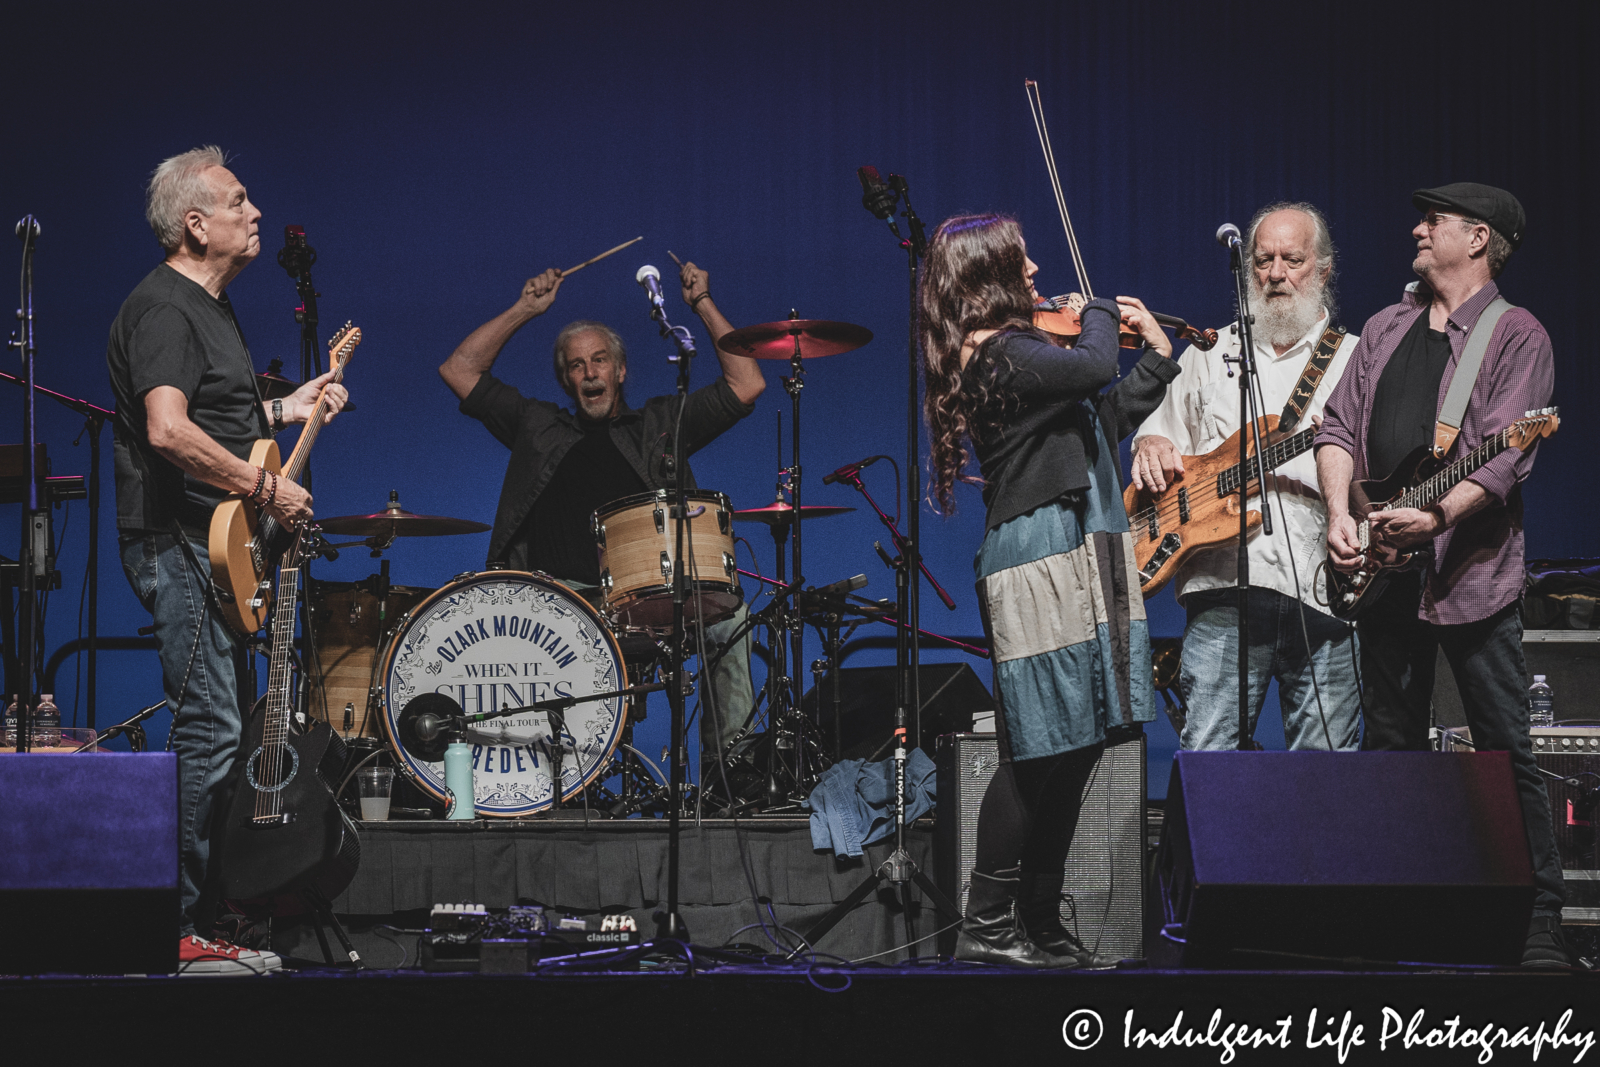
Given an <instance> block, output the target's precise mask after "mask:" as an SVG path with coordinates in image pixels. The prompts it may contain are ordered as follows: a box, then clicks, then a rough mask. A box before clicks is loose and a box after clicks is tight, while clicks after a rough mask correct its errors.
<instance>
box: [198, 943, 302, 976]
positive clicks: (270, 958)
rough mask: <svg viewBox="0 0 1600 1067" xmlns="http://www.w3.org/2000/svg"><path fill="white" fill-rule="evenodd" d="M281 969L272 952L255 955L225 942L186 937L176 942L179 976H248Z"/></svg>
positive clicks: (276, 956)
mask: <svg viewBox="0 0 1600 1067" xmlns="http://www.w3.org/2000/svg"><path fill="white" fill-rule="evenodd" d="M281 970H283V958H282V957H281V956H279V955H278V954H277V953H276V952H258V951H256V950H255V949H249V948H240V947H239V946H238V945H232V944H229V943H228V942H226V941H207V940H205V939H204V938H201V937H196V936H195V935H194V934H189V935H188V936H187V937H183V938H180V939H179V940H178V974H180V975H199V974H205V975H237V976H244V975H251V974H270V973H272V972H273V971H281Z"/></svg>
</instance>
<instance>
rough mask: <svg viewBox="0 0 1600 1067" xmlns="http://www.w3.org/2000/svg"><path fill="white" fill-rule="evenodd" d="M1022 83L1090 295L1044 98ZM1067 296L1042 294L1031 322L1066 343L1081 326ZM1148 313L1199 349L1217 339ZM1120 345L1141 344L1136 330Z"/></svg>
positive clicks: (1058, 205) (1070, 242)
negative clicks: (1062, 188) (1051, 136)
mask: <svg viewBox="0 0 1600 1067" xmlns="http://www.w3.org/2000/svg"><path fill="white" fill-rule="evenodd" d="M1023 87H1024V89H1025V90H1026V91H1027V94H1028V110H1030V111H1031V112H1033V128H1034V130H1035V131H1037V133H1038V134H1039V147H1040V148H1042V149H1043V150H1044V163H1045V169H1046V170H1048V171H1049V173H1050V187H1051V189H1052V191H1053V192H1054V193H1055V196H1056V209H1057V210H1058V211H1059V212H1060V213H1061V226H1062V229H1064V230H1065V231H1066V234H1067V248H1068V250H1069V251H1070V252H1071V253H1072V266H1073V269H1074V270H1075V271H1076V272H1077V275H1078V284H1079V285H1081V286H1082V287H1083V295H1084V296H1086V297H1087V298H1088V299H1090V300H1093V299H1094V290H1093V289H1092V288H1090V286H1089V272H1088V271H1087V270H1086V269H1085V268H1084V265H1083V252H1082V251H1081V250H1080V249H1079V248H1078V235H1077V234H1076V233H1074V232H1073V229H1072V217H1071V216H1070V215H1068V214H1067V198H1066V195H1065V194H1064V193H1063V192H1062V191H1061V175H1060V173H1059V172H1058V171H1057V170H1056V155H1055V150H1054V149H1053V148H1051V147H1050V131H1049V129H1048V128H1047V127H1046V126H1045V121H1044V101H1043V100H1041V99H1040V97H1039V83H1038V82H1036V81H1034V80H1033V79H1032V78H1028V79H1026V80H1025V81H1024V82H1023ZM1067 299H1068V298H1067V297H1065V296H1054V297H1045V298H1043V299H1041V300H1040V301H1039V302H1038V303H1037V304H1035V305H1034V306H1033V324H1034V326H1035V327H1037V328H1038V329H1040V330H1043V331H1044V332H1045V333H1048V334H1050V335H1052V336H1054V337H1059V338H1061V339H1063V340H1064V341H1067V342H1068V343H1069V344H1070V342H1071V341H1075V340H1076V339H1077V337H1078V335H1079V334H1081V333H1082V332H1083V327H1082V325H1081V324H1080V323H1079V321H1078V312H1077V311H1076V310H1075V309H1073V308H1071V307H1069V306H1068V305H1067ZM1150 314H1151V316H1152V317H1153V318H1154V319H1155V320H1156V322H1158V323H1160V324H1161V325H1162V326H1165V327H1166V328H1167V329H1169V330H1172V331H1174V332H1175V333H1176V334H1177V335H1178V336H1179V337H1180V338H1182V339H1183V340H1185V341H1188V342H1189V343H1190V344H1192V345H1194V346H1195V347H1196V348H1198V349H1200V351H1202V352H1205V351H1209V350H1210V348H1211V346H1212V345H1214V344H1216V343H1217V331H1216V330H1200V329H1196V328H1195V327H1193V326H1190V325H1189V324H1188V323H1187V322H1185V321H1184V320H1182V319H1180V318H1178V317H1177V316H1176V315H1162V314H1158V313H1157V312H1154V311H1152V312H1151V313H1150ZM1117 343H1118V345H1119V346H1120V347H1122V348H1138V347H1140V346H1141V345H1143V344H1144V338H1142V337H1140V336H1139V335H1138V334H1136V333H1129V332H1127V331H1126V330H1124V331H1123V332H1122V333H1121V334H1120V335H1119V336H1118V339H1117Z"/></svg>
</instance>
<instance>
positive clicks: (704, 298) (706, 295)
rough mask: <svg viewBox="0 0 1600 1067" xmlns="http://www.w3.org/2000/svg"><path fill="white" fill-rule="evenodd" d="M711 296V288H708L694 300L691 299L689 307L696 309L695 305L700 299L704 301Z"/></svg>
mask: <svg viewBox="0 0 1600 1067" xmlns="http://www.w3.org/2000/svg"><path fill="white" fill-rule="evenodd" d="M710 298H711V290H709V289H707V290H706V291H705V292H703V293H701V294H700V295H699V296H697V297H695V298H694V299H693V300H691V301H689V309H690V310H691V311H692V310H694V306H695V305H696V304H698V303H700V301H702V300H709V299H710Z"/></svg>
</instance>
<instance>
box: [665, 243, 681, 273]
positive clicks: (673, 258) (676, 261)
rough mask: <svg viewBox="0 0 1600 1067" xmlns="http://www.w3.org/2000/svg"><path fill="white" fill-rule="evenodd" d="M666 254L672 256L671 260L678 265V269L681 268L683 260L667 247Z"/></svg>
mask: <svg viewBox="0 0 1600 1067" xmlns="http://www.w3.org/2000/svg"><path fill="white" fill-rule="evenodd" d="M667 255H669V256H672V262H674V263H676V264H677V265H678V269H679V270H682V269H683V260H681V259H679V258H678V257H677V255H676V254H674V253H673V251H672V249H670V248H669V249H667Z"/></svg>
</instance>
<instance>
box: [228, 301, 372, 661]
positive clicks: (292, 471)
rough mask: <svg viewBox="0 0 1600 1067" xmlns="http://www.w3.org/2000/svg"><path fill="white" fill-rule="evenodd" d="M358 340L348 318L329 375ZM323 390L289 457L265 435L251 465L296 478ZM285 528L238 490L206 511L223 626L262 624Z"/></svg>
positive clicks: (244, 628)
mask: <svg viewBox="0 0 1600 1067" xmlns="http://www.w3.org/2000/svg"><path fill="white" fill-rule="evenodd" d="M360 343H361V328H360V327H358V326H351V325H350V324H349V323H348V322H347V323H345V324H344V328H343V329H341V330H340V331H339V332H338V333H336V334H334V335H333V339H332V340H330V341H329V342H328V363H329V364H330V365H331V366H332V367H333V368H334V370H335V371H336V372H337V373H335V374H334V377H333V380H334V381H339V380H340V379H342V378H343V377H344V368H345V364H347V363H349V362H350V357H351V355H353V354H354V352H355V350H356V346H357V345H359V344H360ZM327 404H328V391H327V389H326V388H324V389H323V390H322V395H321V396H319V397H317V406H316V407H315V409H313V410H312V412H311V417H310V418H308V419H307V420H306V423H305V427H304V428H303V429H302V430H301V431H300V439H299V440H298V441H296V442H295V446H294V451H293V452H291V453H290V454H289V462H288V463H286V464H285V463H283V462H282V461H281V459H280V457H279V455H278V442H277V441H274V440H273V439H272V438H270V437H268V438H264V439H262V440H260V441H257V442H256V443H255V444H253V445H251V446H250V464H251V465H252V466H255V467H262V468H264V469H265V470H267V471H269V472H270V473H273V474H276V475H278V476H279V477H281V478H286V479H288V480H289V481H292V482H298V481H299V480H300V476H301V475H303V474H304V473H305V469H306V463H307V462H308V461H309V460H310V458H311V446H312V445H314V444H316V443H317V434H318V433H319V432H320V431H321V430H322V422H323V418H324V415H325V413H326V412H327ZM286 540H287V535H286V533H285V531H284V530H283V529H282V528H281V527H280V526H279V525H278V521H277V520H276V519H274V518H273V517H272V516H270V515H262V514H261V513H260V511H259V510H258V509H257V507H256V505H254V504H252V503H251V502H250V501H249V500H247V499H246V498H245V497H243V496H242V495H234V496H231V497H229V498H228V499H227V500H224V501H223V502H222V503H220V504H218V505H217V510H216V511H214V512H212V514H211V536H210V539H209V542H208V543H209V546H210V550H211V581H212V584H214V585H215V586H216V587H217V600H218V602H219V603H220V604H221V606H222V617H223V619H224V620H225V621H226V622H227V624H228V626H229V627H230V628H231V629H233V630H236V631H238V632H239V633H241V634H245V635H247V636H248V635H250V634H253V633H255V632H256V631H257V630H259V629H261V628H262V627H263V626H265V625H266V624H267V616H268V614H269V613H270V612H271V611H272V568H273V567H274V565H276V563H277V561H278V557H279V556H280V555H281V554H282V552H283V546H284V542H285V541H286Z"/></svg>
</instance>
